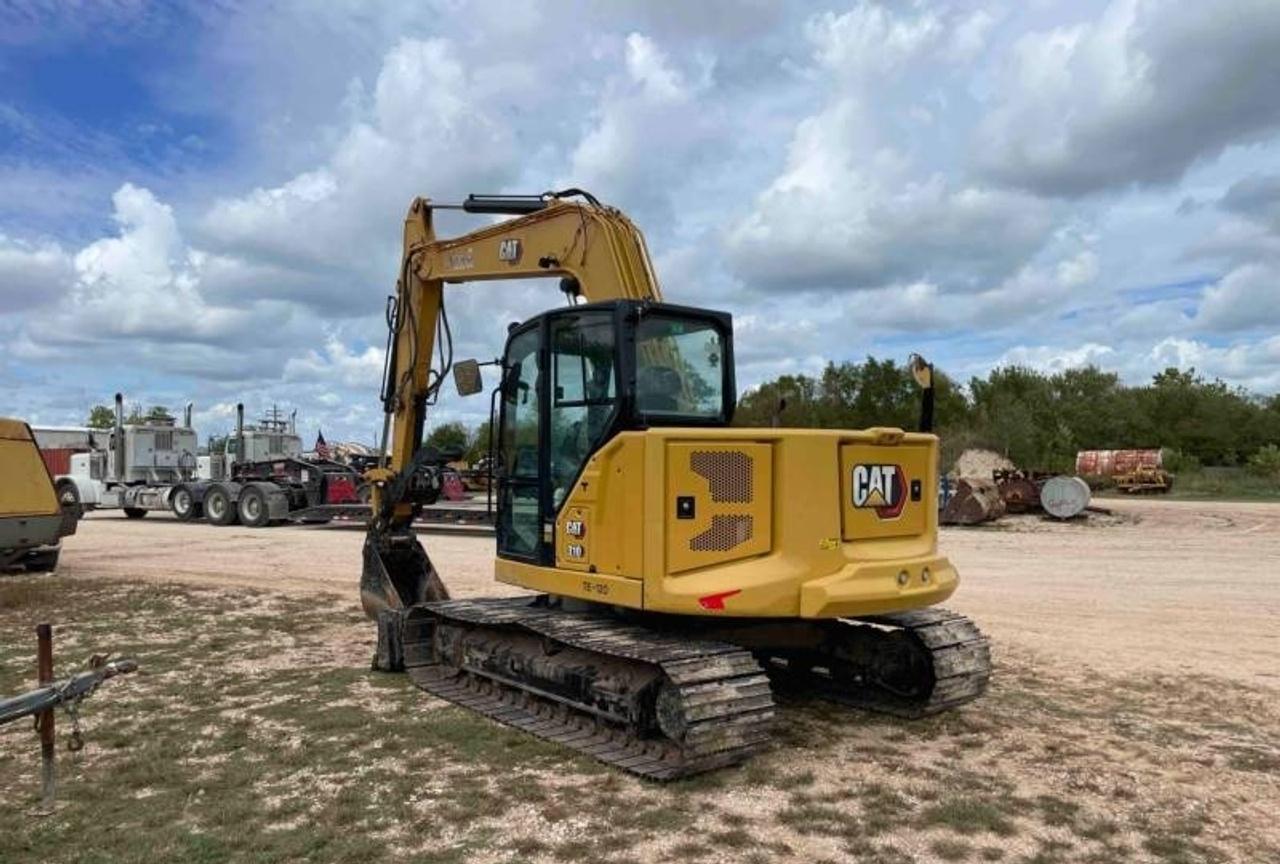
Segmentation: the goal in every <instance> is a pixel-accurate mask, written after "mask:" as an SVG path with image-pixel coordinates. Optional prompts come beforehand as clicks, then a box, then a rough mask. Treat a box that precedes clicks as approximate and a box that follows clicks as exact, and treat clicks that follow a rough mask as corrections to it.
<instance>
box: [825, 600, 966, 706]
mask: <svg viewBox="0 0 1280 864" xmlns="http://www.w3.org/2000/svg"><path fill="white" fill-rule="evenodd" d="M866 624H874V625H880V626H888V627H894V628H898V629H901V630H905V631H907V632H908V633H910V634H911V636H912V637H913V638H914V639H915V640H916V642H917V644H918V645H920V646H921V647H922V648H924V649H925V650H927V651H928V652H929V654H930V656H931V658H932V660H933V673H934V686H933V689H932V690H931V691H930V693H929V697H928V699H926V700H925V701H923V702H908V701H906V700H904V699H903V698H902V697H899V696H895V695H893V694H889V693H885V692H884V691H881V690H877V689H875V688H871V687H865V688H859V689H856V690H854V689H845V688H837V687H835V686H832V685H831V684H830V683H829V682H828V685H827V686H826V688H825V689H823V692H822V695H823V696H826V697H827V698H830V699H833V700H834V701H838V702H842V703H844V704H848V705H853V706H856V707H858V708H865V709H867V710H869V711H876V712H879V713H882V714H890V715H893V716H895V717H903V718H906V719H912V720H913V719H916V718H919V717H928V716H930V715H933V714H939V713H941V712H943V711H949V710H950V709H952V708H955V707H957V706H960V705H963V704H965V703H966V702H972V701H973V700H974V699H977V698H978V697H979V696H981V695H982V694H983V693H984V692H985V691H986V689H987V682H988V681H989V680H990V678H991V645H990V642H989V641H988V639H987V637H986V636H985V635H983V633H982V631H981V630H979V629H978V627H977V625H975V624H974V623H973V622H972V621H971V620H969V619H968V618H966V617H965V616H963V615H960V614H959V613H956V612H951V611H949V610H947V609H941V608H938V607H932V608H929V609H917V610H913V611H910V612H899V613H895V614H891V615H876V616H870V617H866V618H857V619H847V620H842V621H841V622H840V624H839V626H844V627H859V626H865V625H866Z"/></svg>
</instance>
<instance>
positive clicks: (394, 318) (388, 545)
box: [361, 189, 662, 616]
mask: <svg viewBox="0 0 1280 864" xmlns="http://www.w3.org/2000/svg"><path fill="white" fill-rule="evenodd" d="M574 197H581V198H583V199H584V200H582V201H576V200H568V199H570V198H574ZM438 210H464V211H466V212H469V213H476V214H495V215H505V216H512V217H514V218H510V219H506V220H504V221H502V222H497V223H495V224H492V225H489V226H487V227H484V228H480V229H478V230H475V231H471V232H469V233H467V234H463V235H460V236H457V237H452V238H447V239H440V238H439V237H437V236H436V229H435V213H436V211H438ZM547 277H560V287H561V290H563V291H564V292H565V293H566V294H567V295H569V297H570V300H571V301H574V300H576V299H577V298H582V299H583V300H586V301H598V300H614V299H632V300H652V301H660V300H661V299H662V292H661V290H660V289H659V287H658V280H657V277H656V276H655V275H654V270H653V264H652V263H651V261H650V259H649V252H648V249H647V247H646V246H645V242H644V236H643V235H642V234H641V233H640V231H639V229H637V228H636V226H635V225H634V224H633V223H632V222H631V220H630V219H628V218H627V217H626V216H625V215H624V214H623V213H622V212H620V211H619V210H616V209H615V208H612V207H607V206H604V205H602V204H600V203H599V202H598V201H596V200H595V199H594V198H593V197H591V196H590V195H589V194H587V193H583V192H581V191H580V190H576V189H570V190H564V191H562V192H558V193H548V194H546V195H539V196H479V195H472V196H470V197H469V198H468V199H467V200H466V201H465V202H463V203H462V204H435V203H433V202H432V201H431V200H430V199H427V198H416V199H414V201H413V203H412V204H411V205H410V207H409V212H408V214H407V215H406V217H405V222H404V246H403V254H402V257H401V263H400V275H399V279H398V280H397V284H396V294H395V297H394V298H393V299H392V300H391V302H390V303H389V306H388V315H387V318H388V325H389V336H388V349H387V360H386V369H385V370H384V380H383V390H382V399H383V408H384V411H385V413H386V419H385V424H384V429H383V439H384V440H383V453H384V458H383V460H382V461H381V462H380V464H379V466H378V467H377V468H374V469H371V470H370V471H369V472H368V474H367V475H366V477H367V479H368V480H369V481H370V483H371V485H372V489H373V495H372V501H371V503H372V509H373V514H372V517H371V520H370V525H369V535H368V538H367V539H366V543H365V560H364V573H363V575H362V577H361V597H362V602H363V604H364V607H365V611H366V612H367V613H369V614H370V615H371V616H376V615H377V613H378V611H380V610H382V609H387V608H400V607H404V606H409V605H412V604H413V603H415V602H421V601H423V600H431V599H440V598H443V597H446V596H447V592H446V591H445V589H444V586H443V584H442V583H441V582H440V580H439V578H438V576H437V575H436V574H435V571H434V569H433V568H432V567H431V564H430V561H429V559H428V558H427V556H426V553H425V551H423V550H422V548H421V545H420V544H419V543H418V542H417V540H416V538H415V537H414V536H413V533H412V531H411V529H410V526H411V524H412V522H413V519H414V517H415V516H416V515H417V513H418V511H419V510H420V509H421V507H422V506H423V504H424V503H427V502H429V501H430V500H432V499H433V497H434V491H437V490H433V489H432V488H431V486H430V484H431V475H430V474H429V473H426V472H422V471H420V470H419V469H420V468H421V465H420V461H421V458H422V436H423V430H424V426H425V422H426V414H427V409H428V407H429V406H430V404H431V403H432V402H433V401H434V398H435V396H436V394H437V392H438V389H439V387H440V386H441V385H442V383H443V381H444V378H445V377H446V376H447V375H448V372H449V367H450V366H451V364H452V357H451V346H450V345H449V344H448V343H449V342H450V339H451V337H450V333H449V329H448V318H447V315H446V314H445V302H444V286H445V285H446V284H452V283H459V282H484V281H493V280H500V279H503V280H515V279H531V278H547ZM437 352H439V363H436V362H435V361H436V359H437V358H436V356H435V355H436V353H437ZM388 437H389V438H390V441H389V442H388V441H387V438H388Z"/></svg>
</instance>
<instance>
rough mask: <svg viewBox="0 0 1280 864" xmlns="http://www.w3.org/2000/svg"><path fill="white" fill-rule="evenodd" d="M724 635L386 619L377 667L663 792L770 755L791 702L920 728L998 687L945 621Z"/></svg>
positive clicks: (545, 598)
mask: <svg viewBox="0 0 1280 864" xmlns="http://www.w3.org/2000/svg"><path fill="white" fill-rule="evenodd" d="M719 623H721V625H722V626H718V627H716V626H712V627H707V626H701V627H698V628H696V630H695V629H694V628H693V627H691V626H690V625H689V624H688V622H681V621H680V620H679V619H676V618H673V617H671V616H656V615H645V614H634V613H630V614H629V613H620V612H618V611H615V610H611V609H609V608H608V607H603V606H599V605H596V604H584V603H581V602H578V601H564V600H562V599H559V598H554V597H551V596H549V595H537V596H534V597H515V598H486V599H478V600H445V601H438V602H429V603H423V604H421V605H418V606H415V607H413V608H412V609H409V610H408V611H386V612H383V613H382V614H381V615H380V616H379V655H378V657H377V658H376V660H375V667H377V668H380V669H383V670H385V671H405V672H407V673H408V674H409V677H410V678H411V679H412V680H413V682H414V683H415V684H416V685H417V686H418V687H420V688H422V689H423V690H426V691H427V692H429V693H431V694H433V695H435V696H439V697H440V698H442V699H446V700H448V701H450V702H453V703H455V704H458V705H461V706H463V707H466V708H469V709H471V710H473V711H476V712H478V713H480V714H483V715H485V716H487V717H490V718H492V719H494V720H497V721H498V722H500V723H505V724H506V725H509V726H514V727H515V728H518V729H522V730H524V731H526V732H529V733H531V734H534V735H537V736H538V737H540V738H544V739H546V740H549V741H554V742H556V743H558V744H562V745H564V746H567V747H569V748H570V749H573V750H576V751H578V752H580V753H583V754H585V755H588V756H591V757H593V758H596V759H599V760H600V761H602V762H606V763H608V764H611V765H614V766H617V767H619V768H623V769H625V770H627V771H630V772H632V773H634V774H638V775H641V776H644V777H648V778H651V779H655V780H673V779H677V778H680V777H685V776H690V775H693V774H697V773H701V772H703V771H709V770H712V769H714V768H720V767H724V766H728V765H735V764H738V763H740V762H743V761H745V760H746V759H748V758H749V757H750V756H751V755H753V754H754V753H755V752H757V751H758V750H760V749H762V748H763V747H765V746H766V745H767V744H768V742H769V739H770V734H771V731H772V729H771V727H772V725H773V721H774V698H773V692H774V691H775V690H776V691H777V692H779V693H781V694H786V695H787V696H788V697H791V698H805V697H817V698H824V699H829V700H831V701H834V702H839V703H842V704H845V705H849V706H852V707H855V708H860V709H864V710H869V711H875V712H879V713H884V714H890V715H893V716H897V717H902V718H907V719H917V718H920V717H925V716H928V715H931V714H937V713H940V712H942V711H945V710H948V709H950V708H954V707H956V706H958V705H962V704H964V703H965V702H968V701H970V700H972V699H974V698H976V697H977V696H979V695H980V694H981V693H982V692H983V691H984V690H985V688H986V685H987V679H988V677H989V674H990V650H989V646H988V643H987V639H986V637H985V636H983V635H982V633H981V632H979V631H978V629H977V628H976V627H975V626H974V625H973V623H972V622H970V621H969V620H968V619H967V618H965V617H964V616H962V615H957V614H955V613H952V612H948V611H946V610H943V609H927V610H918V611H913V612H905V613H898V614H891V615H881V616H875V617H872V618H867V619H860V620H834V621H822V622H795V621H791V620H785V619H783V620H777V621H770V620H766V621H738V622H732V621H725V622H719Z"/></svg>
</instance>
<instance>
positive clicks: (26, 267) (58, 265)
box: [0, 234, 73, 312]
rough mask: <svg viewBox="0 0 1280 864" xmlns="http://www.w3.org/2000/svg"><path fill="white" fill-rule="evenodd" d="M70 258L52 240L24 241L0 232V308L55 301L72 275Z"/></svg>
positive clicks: (14, 310) (11, 308)
mask: <svg viewBox="0 0 1280 864" xmlns="http://www.w3.org/2000/svg"><path fill="white" fill-rule="evenodd" d="M72 272H73V269H72V264H71V258H70V256H68V255H67V253H66V252H65V251H63V249H62V247H61V246H60V245H59V244H57V243H54V242H50V241H45V242H41V243H26V242H23V241H21V240H15V239H11V238H9V237H6V236H4V235H3V234H0V310H3V311H8V312H17V311H19V310H24V309H31V308H33V307H36V306H43V305H46V304H50V303H56V302H57V301H58V300H59V299H60V298H61V297H62V296H63V294H65V293H66V291H67V288H68V286H69V285H70V283H71V276H72Z"/></svg>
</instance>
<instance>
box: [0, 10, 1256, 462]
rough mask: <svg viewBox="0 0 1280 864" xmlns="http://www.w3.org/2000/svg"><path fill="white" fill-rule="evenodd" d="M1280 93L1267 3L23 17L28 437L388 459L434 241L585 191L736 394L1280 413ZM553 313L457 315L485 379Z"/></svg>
mask: <svg viewBox="0 0 1280 864" xmlns="http://www.w3.org/2000/svg"><path fill="white" fill-rule="evenodd" d="M1277 92H1280V6H1277V4H1275V3H1273V2H1261V0H1258V2H1245V0H1240V2H1222V3H1214V4H1187V3H1174V2H1159V0H1116V2H1094V3H1069V4H1067V3H1062V4H1054V3H1048V2H1032V3H1024V2H1005V3H998V2H997V3H990V4H977V3H969V2H963V3H960V2H956V3H945V2H928V0H919V2H914V3H895V4H885V5H878V4H875V3H869V2H843V3H795V4H784V3H769V2H763V0H744V2H740V3H733V4H730V3H723V2H716V0H708V2H703V3H698V4H680V5H675V6H673V5H671V4H658V3H647V2H639V0H618V2H606V0H581V2H548V3H543V4H510V3H496V2H494V3H475V4H463V3H461V2H460V0H436V2H429V3H423V4H403V3H354V2H351V3H348V2H331V3H325V4H313V3H303V2H300V0H299V2H288V0H284V2H278V3H272V4H260V3H239V2H232V0H227V2H220V3H208V2H205V3H201V4H192V5H187V6H184V5H183V4H181V3H171V4H143V3H135V2H129V0H116V2H99V3H86V4H71V3H35V4H30V5H26V4H24V3H22V2H18V3H15V4H7V5H6V6H5V8H4V11H0V339H2V340H3V344H4V345H5V346H6V350H5V352H4V354H3V356H0V386H3V387H4V391H5V392H6V393H8V394H9V395H10V398H9V399H8V400H6V401H7V404H6V405H5V406H4V411H5V412H6V413H10V414H16V415H19V416H25V417H27V418H29V419H31V420H32V421H33V422H39V423H75V422H78V421H80V420H81V419H82V418H83V416H84V415H85V413H86V409H87V406H88V405H90V404H92V403H94V402H106V401H108V400H109V399H110V397H111V394H113V393H114V392H115V391H117V390H122V391H124V392H125V393H126V394H127V395H128V397H129V398H130V400H131V401H135V402H139V403H143V404H153V403H163V404H169V405H171V406H175V407H177V406H179V405H181V404H182V403H184V402H186V401H188V400H190V401H194V402H195V403H196V418H197V421H198V424H199V426H200V428H201V431H202V432H216V431H221V430H222V429H225V428H226V427H227V426H228V425H229V423H230V417H231V411H232V406H233V405H234V404H235V403H236V402H237V401H244V402H245V403H246V404H248V405H249V406H250V408H251V410H254V411H261V410H263V409H265V408H266V407H267V406H269V405H271V404H272V403H273V402H275V403H279V404H280V405H282V406H287V407H288V408H293V407H296V408H298V409H299V416H300V418H301V419H302V422H303V425H304V428H306V429H312V428H314V427H319V426H323V427H324V428H325V430H326V435H327V436H328V437H330V438H335V437H345V438H358V439H360V440H366V441H367V440H368V439H369V438H370V437H371V436H372V435H373V432H374V430H375V429H376V428H378V426H379V415H378V410H379V409H378V405H377V399H376V393H377V388H378V377H379V373H380V371H381V367H382V358H381V346H382V345H383V335H382V327H383V323H382V307H383V302H384V297H385V295H386V294H387V293H388V292H389V291H390V290H391V287H392V284H393V281H394V276H395V270H396V265H397V263H398V249H397V243H398V237H399V223H400V220H401V219H402V218H403V213H404V208H405V207H406V206H407V204H408V202H409V201H410V200H411V199H412V197H413V196H415V195H421V194H425V195H430V196H432V197H435V198H437V199H449V198H458V197H461V196H463V195H465V194H466V193H468V192H498V191H512V192H530V191H534V192H536V191H541V190H544V189H547V188H552V187H556V186H560V185H577V186H582V187H584V188H587V189H589V190H591V191H593V192H594V193H595V194H596V195H597V196H599V197H600V198H602V199H603V200H605V201H607V202H609V203H612V204H615V205H617V206H620V207H622V208H623V209H624V210H626V211H627V212H628V213H629V214H631V215H632V216H633V218H634V219H635V220H636V221H637V222H638V223H639V224H640V225H641V227H642V228H643V229H644V230H645V231H646V233H647V235H648V237H649V240H650V246H651V249H652V251H653V253H654V257H655V259H656V262H657V267H658V271H659V276H660V278H661V280H662V282H663V287H664V292H665V294H666V296H667V297H668V298H669V299H672V300H676V301H679V302H685V303H694V304H703V305H709V306H715V307H718V308H724V309H727V310H728V311H730V312H732V313H733V314H734V316H735V321H736V323H737V331H738V348H737V353H738V357H739V376H738V379H739V382H740V383H741V384H743V385H744V386H750V385H752V384H754V383H757V382H759V381H761V380H764V379H766V378H768V377H772V376H774V375H777V374H779V373H781V372H816V371H819V370H820V369H821V367H822V365H823V364H824V363H825V362H827V361H829V360H835V361H839V360H844V359H858V358H861V357H863V356H865V355H867V354H869V353H873V354H878V355H889V356H894V357H905V355H906V354H907V353H908V352H909V351H912V350H923V351H925V352H926V353H928V354H929V355H930V356H931V358H932V359H934V360H935V361H936V362H937V363H938V364H939V365H941V366H942V367H944V368H946V369H947V370H948V371H950V372H951V373H952V374H954V375H957V376H960V377H962V378H964V377H967V376H969V375H976V374H984V373H985V372H986V371H987V370H989V369H990V368H992V367H993V366H997V365H1001V364H1008V363H1021V364H1027V365H1032V366H1036V367H1038V368H1043V369H1060V368H1064V367H1067V366H1072V365H1080V364H1084V363H1095V364H1097V365H1100V366H1102V367H1103V368H1106V369H1111V370H1115V371H1117V372H1119V373H1120V374H1121V375H1122V376H1123V377H1124V378H1125V379H1126V380H1129V381H1135V382H1136V381H1142V380H1145V379H1146V378H1148V377H1149V376H1150V375H1152V374H1153V373H1155V372H1156V371H1159V370H1160V369H1162V368H1164V367H1165V366H1167V365H1178V366H1182V367H1184V368H1185V367H1188V366H1194V367H1196V368H1197V369H1198V370H1200V371H1201V372H1203V373H1205V374H1206V375H1209V376H1220V377H1222V378H1224V379H1225V380H1227V381H1230V382H1231V383H1233V384H1239V385H1241V386H1245V387H1248V388H1250V389H1252V390H1254V391H1256V392H1260V393H1273V392H1277V391H1280V336H1278V335H1277V333H1280V139H1278V138H1277V135H1278V133H1280V99H1276V98H1275V94H1276V93H1277ZM466 225H467V223H466V222H464V221H460V220H459V221H452V222H449V223H446V227H453V228H456V229H458V230H462V229H463V228H465V227H466ZM556 302H558V295H557V294H556V292H554V291H552V290H548V288H547V286H545V285H540V284H536V283H533V284H518V285H493V284H490V285H480V286H471V287H466V288H460V289H458V290H457V291H456V292H455V293H454V295H453V296H452V297H451V298H450V309H451V317H452V319H453V322H454V324H455V327H454V331H455V334H457V339H458V346H457V347H458V351H459V353H460V354H461V355H463V356H466V355H474V356H479V357H492V356H494V354H496V353H497V352H498V351H499V350H500V344H501V338H502V333H503V332H505V327H503V326H502V323H504V322H507V321H511V320H519V319H522V318H525V317H527V316H528V315H531V314H534V313H535V312H537V311H539V310H540V309H541V308H543V307H545V306H548V305H553V304H555V303H556ZM495 322H499V323H497V324H495ZM486 411H487V406H486V405H481V404H480V401H478V400H472V401H469V402H462V401H460V400H458V399H456V398H453V397H447V398H446V399H444V400H443V402H442V404H441V405H440V408H439V411H438V412H437V414H436V419H437V420H438V421H443V420H448V419H455V418H462V419H466V420H468V421H471V422H476V421H478V420H479V419H481V418H482V417H483V415H484V414H485V413H486Z"/></svg>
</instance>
